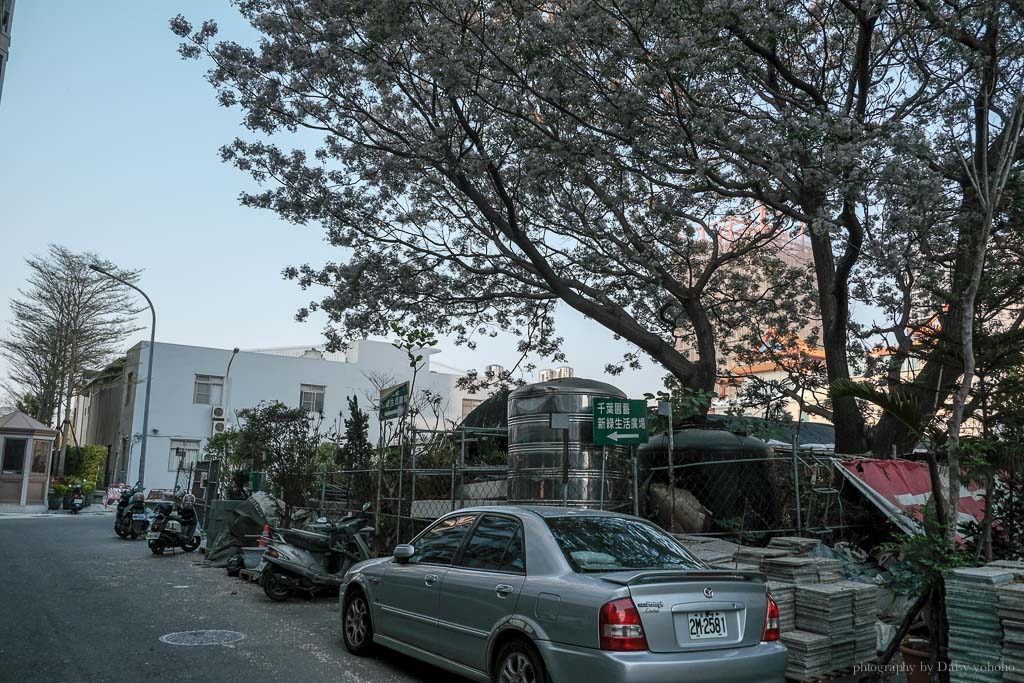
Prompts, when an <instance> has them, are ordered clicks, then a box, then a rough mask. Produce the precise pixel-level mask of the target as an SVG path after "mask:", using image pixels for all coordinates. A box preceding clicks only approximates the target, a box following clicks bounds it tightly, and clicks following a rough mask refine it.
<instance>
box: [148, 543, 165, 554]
mask: <svg viewBox="0 0 1024 683" xmlns="http://www.w3.org/2000/svg"><path fill="white" fill-rule="evenodd" d="M149 549H150V550H152V551H153V554H154V555H163V554H164V544H163V543H161V542H160V541H150V542H149Z"/></svg>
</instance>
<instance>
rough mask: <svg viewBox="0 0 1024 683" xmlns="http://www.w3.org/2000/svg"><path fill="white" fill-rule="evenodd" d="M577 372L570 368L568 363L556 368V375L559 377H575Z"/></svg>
mask: <svg viewBox="0 0 1024 683" xmlns="http://www.w3.org/2000/svg"><path fill="white" fill-rule="evenodd" d="M575 374H576V373H575V372H573V371H572V368H570V367H569V366H568V365H563V366H562V367H560V368H558V369H557V370H555V377H557V378H558V379H566V378H568V377H573V376H574V375H575Z"/></svg>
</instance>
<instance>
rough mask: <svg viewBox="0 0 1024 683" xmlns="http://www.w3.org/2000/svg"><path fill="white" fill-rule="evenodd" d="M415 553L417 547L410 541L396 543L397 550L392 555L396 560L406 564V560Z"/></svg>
mask: <svg viewBox="0 0 1024 683" xmlns="http://www.w3.org/2000/svg"><path fill="white" fill-rule="evenodd" d="M415 554H416V548H414V547H413V546H411V545H409V544H408V543H402V544H400V545H396V546H395V551H394V552H393V553H392V555H393V556H394V558H395V562H399V563H401V564H405V563H406V562H408V561H409V560H410V559H411V558H412V556H413V555H415Z"/></svg>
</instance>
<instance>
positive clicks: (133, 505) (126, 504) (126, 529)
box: [114, 484, 149, 541]
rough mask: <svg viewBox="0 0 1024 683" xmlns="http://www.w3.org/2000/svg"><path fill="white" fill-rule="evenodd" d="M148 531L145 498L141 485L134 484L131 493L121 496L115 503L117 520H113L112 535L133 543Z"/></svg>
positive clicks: (127, 492)
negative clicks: (128, 539) (130, 540)
mask: <svg viewBox="0 0 1024 683" xmlns="http://www.w3.org/2000/svg"><path fill="white" fill-rule="evenodd" d="M148 529H149V515H148V514H147V513H146V496H145V495H144V494H143V493H142V486H141V484H136V485H135V486H134V487H132V489H131V491H126V492H125V493H122V494H121V500H120V501H118V503H117V518H116V519H115V520H114V533H116V534H117V535H118V536H120V537H121V538H131V539H132V540H133V541H134V540H135V539H137V538H138V537H139V536H142V535H144V534H145V533H146V531H147V530H148Z"/></svg>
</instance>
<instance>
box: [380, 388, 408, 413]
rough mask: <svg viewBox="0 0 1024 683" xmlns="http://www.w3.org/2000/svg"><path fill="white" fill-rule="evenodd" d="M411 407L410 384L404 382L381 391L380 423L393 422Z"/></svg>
mask: <svg viewBox="0 0 1024 683" xmlns="http://www.w3.org/2000/svg"><path fill="white" fill-rule="evenodd" d="M408 407H409V383H408V382H402V383H401V384H396V385H395V386H393V387H388V388H387V389H381V390H380V421H381V422H383V421H384V420H393V419H395V418H396V417H401V416H402V415H404V414H405V410H406V408H408Z"/></svg>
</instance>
